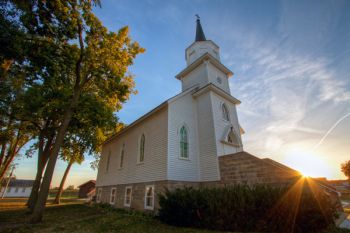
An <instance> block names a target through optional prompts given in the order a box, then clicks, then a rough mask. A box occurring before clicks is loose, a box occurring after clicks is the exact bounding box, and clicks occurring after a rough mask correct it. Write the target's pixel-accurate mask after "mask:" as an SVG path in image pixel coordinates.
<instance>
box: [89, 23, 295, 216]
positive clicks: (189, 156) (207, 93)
mask: <svg viewBox="0 0 350 233" xmlns="http://www.w3.org/2000/svg"><path fill="white" fill-rule="evenodd" d="M185 57H186V63H187V66H186V67H185V68H184V69H183V70H182V71H181V72H180V73H179V74H177V75H176V78H177V79H178V80H179V82H181V85H182V92H181V93H179V94H178V95H176V96H174V97H172V98H170V99H168V100H166V101H165V102H163V103H162V104H160V105H159V106H157V107H156V108H154V109H152V110H151V111H149V112H148V113H147V114H145V115H143V116H142V117H140V118H139V119H137V120H136V121H134V122H133V123H132V124H130V125H128V126H127V127H126V128H125V129H123V130H122V131H120V132H119V133H117V134H116V135H114V136H112V137H111V138H109V139H108V140H107V141H105V142H104V144H103V149H102V155H101V159H100V162H99V169H98V175H97V180H96V188H97V189H96V190H97V192H96V195H97V196H96V201H97V202H104V203H110V204H111V205H114V206H116V207H118V208H132V209H138V210H145V209H146V210H154V209H157V208H158V202H157V195H156V193H157V192H162V191H163V190H164V188H168V189H172V188H175V187H182V186H185V185H186V186H194V187H200V186H207V185H222V184H233V183H281V182H291V181H293V180H295V179H297V178H298V177H300V174H299V173H298V172H296V171H295V170H292V169H290V168H288V167H286V166H284V165H282V164H279V163H277V162H275V161H273V160H270V159H259V158H257V157H255V156H253V155H250V154H248V153H246V152H244V151H243V144H242V139H241V135H242V133H243V132H244V131H243V129H242V128H241V126H240V124H239V120H238V117H237V105H239V104H240V101H239V100H238V99H236V98H235V97H233V96H232V95H231V91H230V87H229V78H231V77H232V76H233V72H232V71H231V70H230V69H229V68H227V67H226V66H225V65H224V64H222V63H221V59H220V48H219V46H218V45H217V44H215V43H214V42H213V41H211V40H207V39H206V38H205V35H204V33H203V30H202V27H201V24H200V21H199V19H197V28H196V37H195V41H194V42H193V43H192V44H191V45H190V46H189V47H188V48H187V49H186V51H185Z"/></svg>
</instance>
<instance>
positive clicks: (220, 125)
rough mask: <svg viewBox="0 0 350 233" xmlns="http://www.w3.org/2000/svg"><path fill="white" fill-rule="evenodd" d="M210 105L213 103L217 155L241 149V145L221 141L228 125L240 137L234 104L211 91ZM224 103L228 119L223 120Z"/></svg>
mask: <svg viewBox="0 0 350 233" xmlns="http://www.w3.org/2000/svg"><path fill="white" fill-rule="evenodd" d="M211 100H212V105H213V109H214V111H213V113H214V128H215V138H216V148H217V152H216V153H217V155H218V156H220V155H227V154H233V153H237V152H240V151H242V147H234V146H231V145H228V144H224V143H222V142H221V140H222V139H223V136H224V135H225V133H226V132H225V131H227V129H228V128H229V127H230V126H233V129H234V131H235V133H236V135H237V136H238V137H239V138H240V137H241V135H240V129H239V124H238V117H237V112H236V106H235V105H234V104H233V103H231V102H229V101H227V100H225V99H224V98H222V97H221V96H219V95H217V94H215V93H214V92H212V98H211ZM223 103H225V104H226V106H227V109H228V111H229V113H230V121H229V122H228V121H225V120H224V119H223V115H222V104H223Z"/></svg>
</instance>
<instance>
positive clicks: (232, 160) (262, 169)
mask: <svg viewBox="0 0 350 233" xmlns="http://www.w3.org/2000/svg"><path fill="white" fill-rule="evenodd" d="M218 160H219V169H220V177H221V179H220V180H218V181H211V182H186V181H170V180H164V181H154V182H145V183H133V184H119V185H112V186H103V187H96V188H97V189H99V188H101V189H102V195H101V199H100V202H101V203H110V197H111V195H110V194H111V189H112V188H114V187H115V188H116V200H115V203H114V204H113V206H115V207H117V208H126V209H135V210H141V211H149V210H146V209H145V191H146V186H147V185H153V186H154V193H155V195H154V210H157V209H158V208H159V204H158V195H157V194H158V193H163V192H164V191H165V189H168V190H174V189H176V188H182V187H186V186H188V187H194V188H199V187H222V186H225V185H230V184H248V185H254V184H268V185H273V186H281V185H288V184H293V183H295V182H296V180H298V179H300V178H301V174H300V173H299V172H297V171H295V170H293V169H291V168H289V167H287V166H284V165H283V164H280V163H278V162H276V161H274V160H271V159H260V158H258V157H255V156H253V155H251V154H248V153H246V152H239V153H236V154H230V155H224V156H220V157H219V158H218ZM127 186H131V187H132V197H131V205H130V207H126V206H125V205H124V199H125V188H126V187H127ZM319 187H321V188H322V189H324V190H325V192H326V193H327V194H328V195H330V197H331V199H334V200H333V201H334V205H339V204H340V201H339V197H338V195H337V193H336V192H334V191H333V190H331V187H327V185H326V184H323V185H321V184H319Z"/></svg>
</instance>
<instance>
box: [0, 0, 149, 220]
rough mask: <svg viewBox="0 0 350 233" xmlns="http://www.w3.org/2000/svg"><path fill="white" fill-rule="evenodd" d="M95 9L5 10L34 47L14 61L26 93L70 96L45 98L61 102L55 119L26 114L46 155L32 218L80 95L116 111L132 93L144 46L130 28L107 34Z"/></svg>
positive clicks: (36, 5)
mask: <svg viewBox="0 0 350 233" xmlns="http://www.w3.org/2000/svg"><path fill="white" fill-rule="evenodd" d="M92 7H93V2H92V1H88V0H86V1H77V0H69V1H59V0H53V1H34V0H32V1H8V2H7V6H6V7H5V8H4V9H5V11H7V10H12V11H13V12H15V13H16V14H17V15H16V17H14V19H13V20H14V21H16V20H17V21H16V23H17V24H18V25H19V27H18V28H19V29H21V33H22V34H24V35H25V36H24V37H25V38H26V40H28V41H30V44H31V45H32V44H34V45H35V46H33V48H32V50H33V51H32V52H33V53H30V54H29V53H28V54H25V60H26V62H17V60H15V58H14V59H13V60H15V62H13V63H17V64H18V65H19V66H20V67H21V68H22V70H24V71H25V75H26V76H25V77H26V79H25V81H26V84H27V86H26V91H30V90H31V89H33V88H37V89H39V90H40V91H41V92H44V91H45V90H48V91H49V92H50V91H51V93H55V94H58V96H62V98H65V99H66V101H64V102H60V101H59V102H55V101H53V103H52V101H51V100H46V101H48V102H49V103H51V104H54V105H55V104H56V105H58V106H60V108H59V110H58V112H57V113H56V114H55V116H51V115H50V117H52V119H54V120H52V119H51V118H45V112H43V111H38V112H33V113H32V114H30V116H26V117H28V118H30V119H31V120H30V122H32V123H33V124H34V125H37V129H38V131H37V134H36V136H37V138H38V149H39V154H40V153H42V154H45V153H46V155H47V156H45V159H40V157H39V161H38V164H39V163H41V165H40V166H38V168H39V167H40V169H38V170H40V171H39V173H42V172H43V171H44V167H45V165H46V168H45V171H44V177H43V179H42V182H41V183H40V184H39V185H40V188H39V189H38V190H40V191H39V193H38V196H37V197H35V198H32V200H33V202H32V203H33V214H32V217H31V222H38V221H40V220H41V219H42V214H43V211H44V206H45V203H46V200H47V196H48V191H49V187H50V183H51V180H52V175H53V172H54V168H55V165H56V161H57V158H58V154H59V151H60V149H61V145H62V143H63V142H64V139H65V137H66V133H67V131H68V130H69V125H70V123H71V120H72V117H73V116H74V114H75V113H79V112H80V110H81V109H79V102H80V100H81V97H82V94H84V95H90V96H93V97H94V98H96V99H99V100H103V102H104V104H105V105H107V106H109V107H110V106H113V111H115V110H118V109H120V108H121V105H122V103H123V102H125V101H126V100H127V99H128V97H129V95H130V94H131V93H133V91H134V82H133V77H132V75H131V74H129V73H128V72H127V68H128V66H130V65H131V64H132V63H133V60H134V58H135V56H136V55H137V54H138V53H140V52H142V51H143V49H142V48H141V47H140V46H139V45H138V44H137V43H136V42H133V41H132V40H131V39H130V37H129V35H128V28H127V27H124V28H122V29H120V30H119V31H118V32H117V33H114V32H109V31H108V30H107V28H106V27H104V26H103V25H102V24H101V22H100V21H99V20H98V19H97V18H96V17H95V15H94V14H93V13H92ZM33 54H34V55H33ZM12 66H13V65H12ZM12 66H11V68H9V69H12ZM9 69H8V70H9ZM42 87H45V88H42ZM39 93H40V92H39ZM53 99H54V100H55V99H60V98H56V96H53ZM28 101H30V100H28ZM46 101H44V103H46ZM37 103H38V105H39V106H40V104H42V102H41V101H38V102H37ZM39 109H40V108H39ZM36 117H38V118H36ZM38 119H41V120H38ZM38 123H40V124H38ZM47 127H48V129H50V130H44V129H46V128H47ZM44 160H45V161H44ZM40 161H42V162H40ZM38 176H41V174H39V175H38Z"/></svg>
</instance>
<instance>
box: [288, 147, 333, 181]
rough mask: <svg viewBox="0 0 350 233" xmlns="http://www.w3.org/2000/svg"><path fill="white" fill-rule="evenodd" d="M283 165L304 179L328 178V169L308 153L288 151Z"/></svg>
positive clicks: (316, 157) (329, 174)
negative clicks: (296, 171) (298, 172)
mask: <svg viewBox="0 0 350 233" xmlns="http://www.w3.org/2000/svg"><path fill="white" fill-rule="evenodd" d="M284 163H285V164H286V165H288V166H290V167H292V168H294V169H296V170H298V171H300V172H301V173H302V174H303V176H305V177H330V176H331V172H330V167H329V166H328V165H327V163H326V162H325V161H324V160H323V159H322V158H321V157H320V156H318V155H316V154H314V153H312V152H310V151H302V150H295V149H294V150H290V151H288V152H287V153H286V156H285V159H284Z"/></svg>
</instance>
